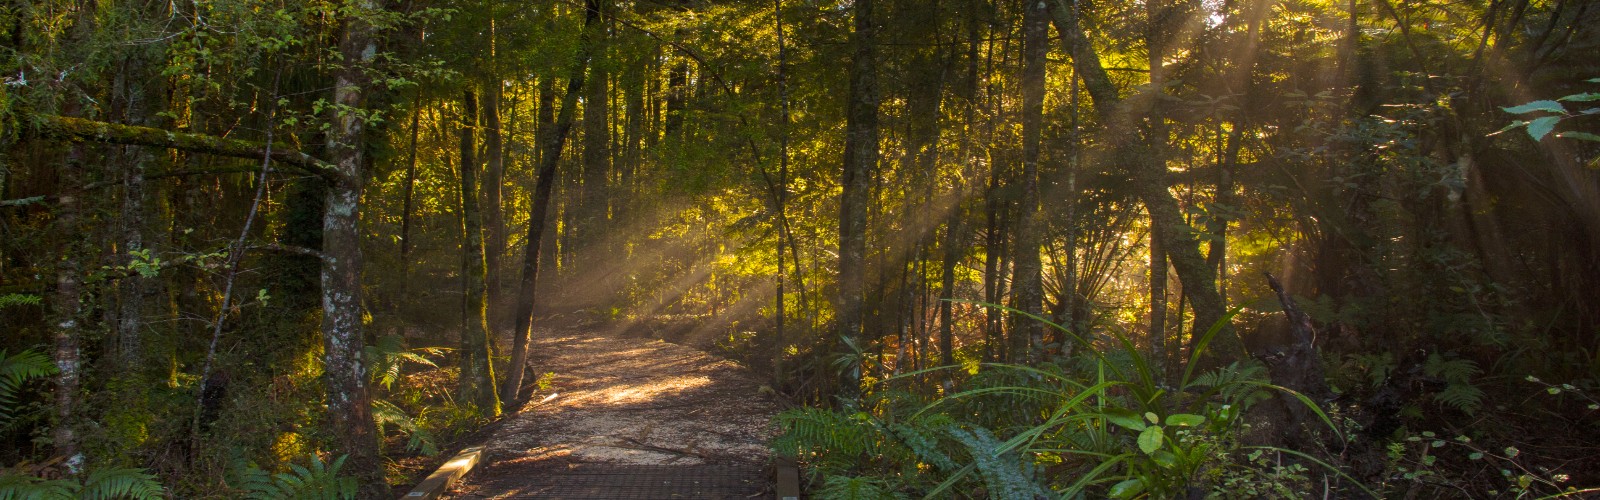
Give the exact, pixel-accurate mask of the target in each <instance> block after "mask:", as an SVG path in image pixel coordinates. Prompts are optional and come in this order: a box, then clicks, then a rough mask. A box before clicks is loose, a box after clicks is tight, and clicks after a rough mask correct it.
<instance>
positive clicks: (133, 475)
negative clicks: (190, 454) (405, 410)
mask: <svg viewBox="0 0 1600 500" xmlns="http://www.w3.org/2000/svg"><path fill="white" fill-rule="evenodd" d="M165 493H166V490H165V489H164V488H162V487H161V483H160V482H157V481H156V477H155V476H152V475H150V474H148V473H146V472H145V471H144V470H143V469H101V470H96V471H93V472H90V473H89V477H88V478H86V479H85V480H84V482H83V489H82V490H81V491H79V492H78V498H80V499H82V500H100V499H105V500H113V499H136V500H145V499H158V498H163V495H164V494H165Z"/></svg>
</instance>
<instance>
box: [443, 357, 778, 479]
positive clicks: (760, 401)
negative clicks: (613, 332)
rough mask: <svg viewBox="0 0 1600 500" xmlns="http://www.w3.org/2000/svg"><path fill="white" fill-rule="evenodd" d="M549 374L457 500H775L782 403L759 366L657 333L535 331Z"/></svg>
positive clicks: (540, 364)
mask: <svg viewBox="0 0 1600 500" xmlns="http://www.w3.org/2000/svg"><path fill="white" fill-rule="evenodd" d="M532 349H533V353H534V367H535V370H534V373H536V374H542V373H552V374H553V376H552V383H551V387H550V388H549V389H548V390H545V391H540V392H538V393H536V394H534V396H533V400H532V401H530V402H529V403H528V404H527V405H526V406H524V407H523V409H522V411H521V412H520V413H518V414H517V415H515V416H513V417H511V418H510V420H509V421H507V422H505V425H503V426H501V428H500V430H499V431H497V432H496V433H495V434H494V436H493V437H491V438H490V439H489V442H488V443H487V444H488V451H489V461H490V462H489V463H490V465H488V466H487V467H482V468H480V469H479V470H478V471H475V472H473V473H472V474H471V475H469V476H468V477H467V478H466V480H465V481H464V482H463V483H462V484H461V485H459V486H457V487H456V488H455V491H454V492H453V494H454V495H455V498H464V499H476V498H564V499H619V500H620V499H630V498H648V499H661V498H703V499H715V498H771V495H772V493H771V487H770V485H769V483H770V481H769V479H768V478H769V477H770V474H768V472H767V471H768V470H769V467H768V454H767V448H766V445H765V443H766V440H767V438H768V437H769V436H770V434H771V429H770V426H769V421H770V419H771V417H772V415H773V414H774V413H776V412H777V405H776V404H774V403H773V402H772V401H771V400H770V399H769V398H768V397H766V396H764V395H762V394H761V392H760V387H761V384H760V382H759V380H758V379H757V378H756V376H755V375H754V374H752V373H751V372H750V371H749V370H747V369H745V368H744V367H741V366H739V365H737V364H735V363H733V362H731V361H727V360H724V359H721V358H717V357H715V356H712V355H709V354H706V353H704V352H701V351H698V350H695V349H693V348H689V347H685V346H681V345H676V344H671V343H667V342H663V341H660V340H651V339H640V338H626V337H615V336H603V335H597V334H593V333H589V332H566V333H561V334H556V335H553V336H547V337H546V338H543V339H541V340H536V341H535V342H534V345H533V346H532Z"/></svg>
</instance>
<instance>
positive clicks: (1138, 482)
mask: <svg viewBox="0 0 1600 500" xmlns="http://www.w3.org/2000/svg"><path fill="white" fill-rule="evenodd" d="M1142 492H1144V479H1140V478H1137V477H1136V478H1133V479H1129V480H1126V481H1123V482H1120V483H1117V484H1116V486H1112V487H1111V491H1108V492H1106V495H1107V496H1110V497H1111V498H1133V496H1134V495H1138V494H1139V493H1142Z"/></svg>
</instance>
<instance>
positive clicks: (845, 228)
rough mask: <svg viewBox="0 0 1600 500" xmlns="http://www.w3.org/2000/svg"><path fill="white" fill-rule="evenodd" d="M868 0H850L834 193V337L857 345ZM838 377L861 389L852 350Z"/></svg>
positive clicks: (870, 115)
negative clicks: (851, 31) (851, 30)
mask: <svg viewBox="0 0 1600 500" xmlns="http://www.w3.org/2000/svg"><path fill="white" fill-rule="evenodd" d="M872 7H873V0H856V2H855V40H854V42H855V57H854V60H853V61H852V64H851V66H850V98H849V99H850V100H849V103H848V104H847V105H846V106H847V111H846V118H845V119H846V122H845V146H844V176H843V178H842V179H841V181H840V184H841V185H842V186H843V187H844V190H843V193H842V194H841V196H840V199H839V299H838V304H839V309H838V311H839V312H838V314H839V320H838V321H839V341H840V342H843V345H844V348H845V349H849V350H851V351H855V350H859V349H860V348H861V347H862V346H861V341H862V315H863V313H864V311H863V310H862V294H863V293H864V292H865V290H864V288H863V286H862V285H863V278H864V272H865V270H866V268H865V265H864V264H865V260H866V251H867V238H866V236H867V235H866V231H867V209H868V207H867V194H868V192H867V190H868V182H869V181H870V180H871V179H870V177H869V176H870V174H871V172H872V170H873V169H874V168H876V167H877V164H878V75H877V42H876V40H875V38H876V36H875V33H876V31H877V28H876V26H875V25H874V20H873V18H872ZM844 354H845V355H848V356H852V359H853V361H852V362H851V363H850V365H849V366H848V367H847V368H845V372H844V377H843V379H842V380H840V381H839V384H840V385H839V391H838V393H839V395H840V396H842V397H845V398H854V397H856V396H857V395H858V394H859V393H860V390H861V365H860V360H859V359H855V358H854V356H856V354H858V353H856V352H845V353H844Z"/></svg>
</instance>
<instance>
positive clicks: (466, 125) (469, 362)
mask: <svg viewBox="0 0 1600 500" xmlns="http://www.w3.org/2000/svg"><path fill="white" fill-rule="evenodd" d="M461 104H462V111H461V114H462V116H461V162H460V163H459V165H460V166H461V189H460V190H459V191H457V192H458V193H459V194H460V203H461V293H462V297H461V373H460V378H459V379H457V384H458V387H459V389H458V393H457V397H459V398H460V399H461V400H463V401H469V402H471V403H472V404H474V405H477V407H478V412H479V413H481V414H483V415H489V416H493V415H499V414H500V401H499V399H498V395H499V394H498V391H496V390H495V387H494V382H495V378H494V366H493V365H492V364H491V363H490V361H489V342H490V341H491V340H492V339H491V338H490V337H489V317H488V307H487V304H485V303H484V297H485V295H486V294H487V293H488V291H487V290H486V289H485V288H484V248H483V213H482V210H481V209H480V207H479V206H478V159H477V158H476V157H475V155H474V154H473V153H474V152H475V151H477V146H478V141H477V135H476V134H475V133H474V131H475V129H476V128H477V116H478V98H477V95H475V94H473V93H472V91H470V90H469V91H467V92H465V93H464V94H463V95H462V99H461Z"/></svg>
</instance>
